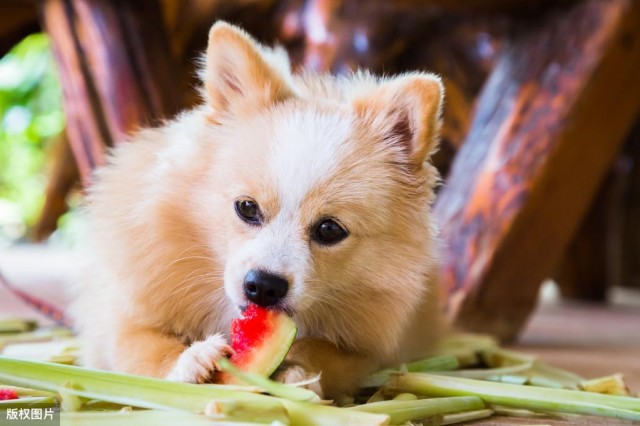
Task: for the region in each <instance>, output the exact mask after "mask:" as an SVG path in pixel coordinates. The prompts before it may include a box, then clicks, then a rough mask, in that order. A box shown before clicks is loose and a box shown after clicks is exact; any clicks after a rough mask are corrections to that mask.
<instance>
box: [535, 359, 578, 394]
mask: <svg viewBox="0 0 640 426" xmlns="http://www.w3.org/2000/svg"><path fill="white" fill-rule="evenodd" d="M530 374H531V376H532V377H535V378H536V379H541V380H547V383H554V384H555V385H554V386H549V387H558V385H559V386H560V387H564V388H567V389H578V384H579V383H580V382H582V381H584V380H585V378H584V377H581V376H579V375H577V374H575V373H572V372H570V371H567V370H563V369H561V368H557V367H552V366H551V365H549V364H546V363H544V362H542V361H535V362H534V363H533V368H532V369H531V371H530ZM531 384H533V383H531Z"/></svg>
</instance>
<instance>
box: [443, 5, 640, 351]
mask: <svg viewBox="0 0 640 426" xmlns="http://www.w3.org/2000/svg"><path fill="white" fill-rule="evenodd" d="M639 23H640V2H636V1H633V0H588V1H584V2H580V3H578V4H575V5H573V6H572V7H569V8H565V9H559V10H556V11H554V12H553V13H551V14H549V15H547V16H545V17H544V18H543V19H539V20H536V21H535V22H534V23H532V24H530V25H529V26H527V25H525V23H524V22H523V24H522V25H521V26H520V28H521V29H520V31H519V33H518V34H516V35H515V36H514V38H513V39H512V41H511V42H510V44H509V45H507V46H506V47H505V48H504V50H503V52H502V54H501V56H500V57H499V58H498V61H497V65H496V68H495V69H494V71H493V73H492V75H491V76H490V77H489V80H488V81H487V83H486V85H485V87H484V89H483V91H482V93H481V95H480V97H479V99H478V103H477V106H476V112H475V117H474V120H473V122H472V125H471V129H470V131H469V135H468V137H467V139H466V142H465V143H464V145H463V146H462V148H461V150H460V151H459V153H458V156H457V157H456V159H455V161H454V164H453V168H452V173H451V176H450V179H449V181H448V182H447V184H446V186H445V188H444V189H443V191H442V192H441V194H440V196H439V198H438V200H437V202H436V206H435V214H436V217H437V219H438V221H439V223H440V226H441V228H442V234H443V239H444V245H445V250H444V253H443V264H442V274H441V275H442V282H443V285H444V287H445V289H446V291H448V293H449V299H448V300H449V304H448V307H447V312H448V315H449V318H450V319H451V321H452V322H454V323H456V324H457V325H459V326H462V327H464V328H466V329H469V330H473V331H484V332H490V333H493V334H495V335H497V336H499V337H501V338H503V339H512V338H514V337H515V336H516V335H517V332H518V330H519V329H520V328H521V326H522V325H523V324H524V322H525V321H526V319H527V316H528V314H529V312H530V311H531V309H532V308H533V306H534V305H535V302H536V296H537V292H538V288H539V285H540V283H541V281H542V280H543V279H544V278H546V277H549V276H550V275H551V274H552V272H553V269H554V267H555V266H556V264H557V262H558V261H559V259H560V258H561V256H562V254H563V252H564V250H565V248H566V247H567V244H568V243H569V241H570V240H571V237H572V236H573V234H574V233H575V231H576V228H577V226H578V225H579V224H580V222H581V220H582V218H583V216H584V214H585V213H586V211H587V209H588V207H589V205H590V203H591V201H592V200H593V198H594V196H595V193H596V191H597V188H598V186H599V184H600V182H601V180H602V178H603V176H605V174H606V172H607V170H608V169H609V168H610V166H611V164H612V162H613V161H614V158H615V157H616V155H617V153H618V151H619V147H620V145H621V142H622V140H623V138H624V136H625V135H626V134H627V132H628V130H629V128H630V126H631V125H632V123H633V121H634V119H635V118H636V117H637V115H638V112H639V111H640V80H639V79H638V75H640V25H639Z"/></svg>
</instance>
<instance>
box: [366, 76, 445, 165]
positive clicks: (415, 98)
mask: <svg viewBox="0 0 640 426" xmlns="http://www.w3.org/2000/svg"><path fill="white" fill-rule="evenodd" d="M443 96H444V88H443V85H442V81H441V80H440V78H439V77H437V76H435V75H433V74H428V73H412V74H406V75H403V76H399V77H396V78H393V79H390V80H386V81H383V82H382V83H381V84H380V85H379V86H378V87H376V88H375V89H373V90H372V91H370V92H368V93H367V94H365V95H364V96H360V97H357V98H356V99H355V100H354V108H355V110H356V113H357V114H358V115H360V116H361V117H362V118H364V119H365V120H366V121H367V123H368V124H369V125H371V126H372V128H373V129H374V131H376V132H378V133H379V134H381V135H382V138H383V140H384V142H385V143H388V144H390V145H392V146H397V147H399V148H400V149H401V150H402V151H403V152H404V153H405V154H406V158H407V160H408V161H409V162H410V163H411V164H412V165H414V166H416V167H419V166H420V165H422V163H423V162H424V161H425V160H426V159H427V158H428V156H429V155H430V154H431V153H432V152H433V150H434V148H435V146H436V144H437V141H438V133H439V131H440V111H441V109H442V100H443Z"/></svg>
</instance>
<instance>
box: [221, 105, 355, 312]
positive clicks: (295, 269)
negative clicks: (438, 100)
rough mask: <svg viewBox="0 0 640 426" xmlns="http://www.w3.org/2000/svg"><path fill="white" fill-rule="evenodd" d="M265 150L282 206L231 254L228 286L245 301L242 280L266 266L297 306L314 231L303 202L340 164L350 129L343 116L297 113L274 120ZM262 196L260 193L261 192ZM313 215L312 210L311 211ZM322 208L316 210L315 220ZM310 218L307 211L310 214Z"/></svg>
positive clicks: (235, 298)
mask: <svg viewBox="0 0 640 426" xmlns="http://www.w3.org/2000/svg"><path fill="white" fill-rule="evenodd" d="M275 123H276V126H275V128H274V129H273V130H272V132H273V133H272V134H271V135H269V139H271V138H272V139H271V140H268V141H256V143H268V144H269V148H268V150H267V151H266V152H267V155H266V158H265V161H266V167H265V169H264V170H265V172H266V173H267V175H268V176H265V177H264V178H265V180H267V181H269V182H273V183H274V184H275V186H276V188H275V192H276V193H277V197H278V204H279V206H280V208H279V211H278V212H277V214H276V215H275V216H274V217H272V218H270V220H269V221H268V222H267V223H266V224H264V225H263V227H262V228H261V229H260V230H259V231H258V232H257V234H256V235H255V237H254V238H252V239H250V240H249V241H247V242H246V243H244V244H243V245H242V246H241V247H239V248H238V249H237V250H235V252H233V253H231V254H230V256H229V259H228V261H227V264H226V268H225V288H226V290H227V294H229V296H230V297H231V299H232V300H233V301H234V302H235V303H236V304H237V305H244V304H246V303H247V302H246V298H245V296H244V290H243V280H244V277H245V276H246V274H247V273H248V272H249V271H250V270H252V269H263V270H266V271H269V272H272V273H275V274H278V275H281V276H283V277H286V278H287V280H288V281H289V293H288V294H287V299H286V302H285V303H286V304H287V305H288V306H289V307H291V308H293V309H294V310H295V308H296V306H295V305H296V303H297V302H298V300H299V299H300V297H301V295H302V294H304V291H305V285H304V282H305V280H306V279H307V277H308V276H309V267H310V261H311V259H310V256H311V253H310V247H309V235H308V234H309V231H310V227H311V226H312V225H313V224H314V222H313V221H312V222H311V223H306V222H304V220H305V219H303V218H302V217H301V216H302V215H301V213H302V211H303V209H304V208H305V206H303V205H302V203H303V201H304V200H305V198H306V197H307V195H308V194H309V193H310V191H312V190H314V189H316V188H317V187H318V186H319V185H321V184H322V182H324V181H326V180H327V179H330V178H331V176H332V175H333V174H334V173H336V171H338V168H339V167H340V165H341V164H340V163H341V162H340V159H341V158H342V157H343V156H344V152H345V151H346V148H347V147H346V144H347V143H348V137H349V135H350V133H351V123H350V122H349V120H348V119H346V118H345V116H344V115H339V114H337V113H324V114H323V113H319V112H317V111H312V110H307V111H295V112H293V113H289V114H288V115H287V116H285V117H279V118H278V119H277V120H275ZM256 196H257V194H256ZM307 213H308V212H307ZM322 214H323V212H321V211H319V212H312V214H311V217H312V218H313V220H314V221H315V220H318V219H320V218H321V217H322ZM307 216H308V214H307Z"/></svg>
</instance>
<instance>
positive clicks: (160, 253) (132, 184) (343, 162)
mask: <svg viewBox="0 0 640 426" xmlns="http://www.w3.org/2000/svg"><path fill="white" fill-rule="evenodd" d="M204 62H205V63H204V64H203V69H202V80H203V89H202V93H203V95H204V98H205V102H203V105H202V106H199V107H197V108H195V109H193V110H191V111H188V112H185V113H183V114H182V115H180V116H179V117H178V118H176V119H175V120H174V121H172V122H170V123H168V124H167V125H165V126H164V127H161V128H157V129H148V130H143V131H141V132H139V133H138V134H137V135H135V136H134V137H133V138H132V140H131V142H130V143H125V144H122V145H120V146H119V147H118V148H117V149H115V150H114V151H113V155H112V156H111V157H110V161H109V164H108V165H107V166H105V167H103V168H101V169H100V170H98V172H97V173H96V176H95V182H94V184H93V186H92V188H91V193H90V194H89V197H88V202H87V213H88V219H89V228H88V231H89V232H88V247H87V248H86V250H87V251H86V255H87V256H88V257H89V260H90V263H89V267H88V268H87V274H86V276H85V278H84V280H83V282H84V283H83V285H82V286H80V287H79V288H78V297H77V301H76V303H75V305H74V306H73V308H72V314H73V317H74V319H75V321H76V324H77V327H78V330H79V332H80V335H81V337H82V338H83V339H84V343H85V348H86V350H85V362H86V363H87V364H88V365H90V366H92V367H97V368H105V369H111V370H116V371H124V372H130V373H137V374H143V375H149V376H154V377H166V378H169V379H173V380H180V381H185V382H202V381H206V380H208V379H209V378H210V377H211V374H212V372H213V371H214V370H215V365H216V360H217V359H219V358H220V357H223V356H226V355H227V354H228V351H229V348H228V346H227V341H226V339H227V331H228V330H229V323H230V321H231V320H232V319H233V318H234V317H236V316H238V315H239V314H240V313H241V311H242V309H243V308H244V307H246V305H247V304H248V303H250V302H253V303H257V304H260V305H263V306H268V307H271V308H273V309H280V310H284V311H286V312H288V313H290V314H291V315H292V316H293V318H294V320H295V322H296V323H297V325H298V327H299V335H298V339H297V340H296V343H294V346H293V348H292V350H291V352H290V354H289V356H288V362H287V367H286V368H285V369H284V370H283V371H280V373H279V375H278V377H279V378H280V379H281V380H284V381H291V380H296V379H299V378H300V377H304V376H305V375H307V374H311V373H317V372H322V381H321V386H322V391H323V392H324V395H325V397H337V396H340V395H342V394H345V393H348V392H351V391H352V390H353V389H354V387H355V386H356V385H357V383H358V382H359V381H360V380H361V379H362V378H363V377H365V376H366V375H367V374H368V373H370V372H371V371H372V370H374V369H377V368H380V367H382V366H385V365H388V364H390V363H396V362H402V361H407V360H410V359H412V358H416V357H419V356H422V355H424V354H425V353H426V352H427V351H428V350H429V348H430V346H431V345H432V343H433V338H434V334H435V332H436V331H437V328H438V324H437V320H436V318H437V313H436V310H437V307H436V305H437V304H436V301H435V300H436V297H435V293H436V291H435V289H434V288H432V284H431V282H432V281H433V280H432V275H433V273H434V266H435V256H434V252H435V247H436V242H435V230H434V226H433V224H432V219H431V211H430V204H431V202H432V201H433V198H434V192H433V187H434V185H435V183H436V181H437V173H436V171H435V169H434V168H433V167H432V166H431V165H430V164H429V163H428V159H429V155H430V154H431V152H432V151H433V150H434V148H435V146H436V139H437V133H438V127H439V113H440V108H441V103H442V95H443V90H442V85H441V82H440V80H439V79H438V78H437V77H435V76H434V75H431V74H427V73H418V72H417V73H409V74H403V75H400V76H397V77H392V78H376V77H374V76H371V75H369V74H367V73H356V74H354V75H351V76H349V77H344V78H338V77H332V76H325V75H322V76H318V75H302V76H294V75H292V74H291V72H290V67H289V62H288V58H287V56H286V54H285V53H284V52H283V51H281V50H278V49H275V50H273V49H269V48H266V47H264V46H261V45H259V44H258V43H256V42H255V41H254V40H253V39H251V38H250V37H249V36H248V35H247V34H246V33H244V32H243V31H241V30H239V29H238V28H235V27H233V26H230V25H228V24H225V23H217V24H215V25H214V26H213V27H212V29H211V32H210V34H209V47H208V50H207V53H206V58H205V61H204Z"/></svg>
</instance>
